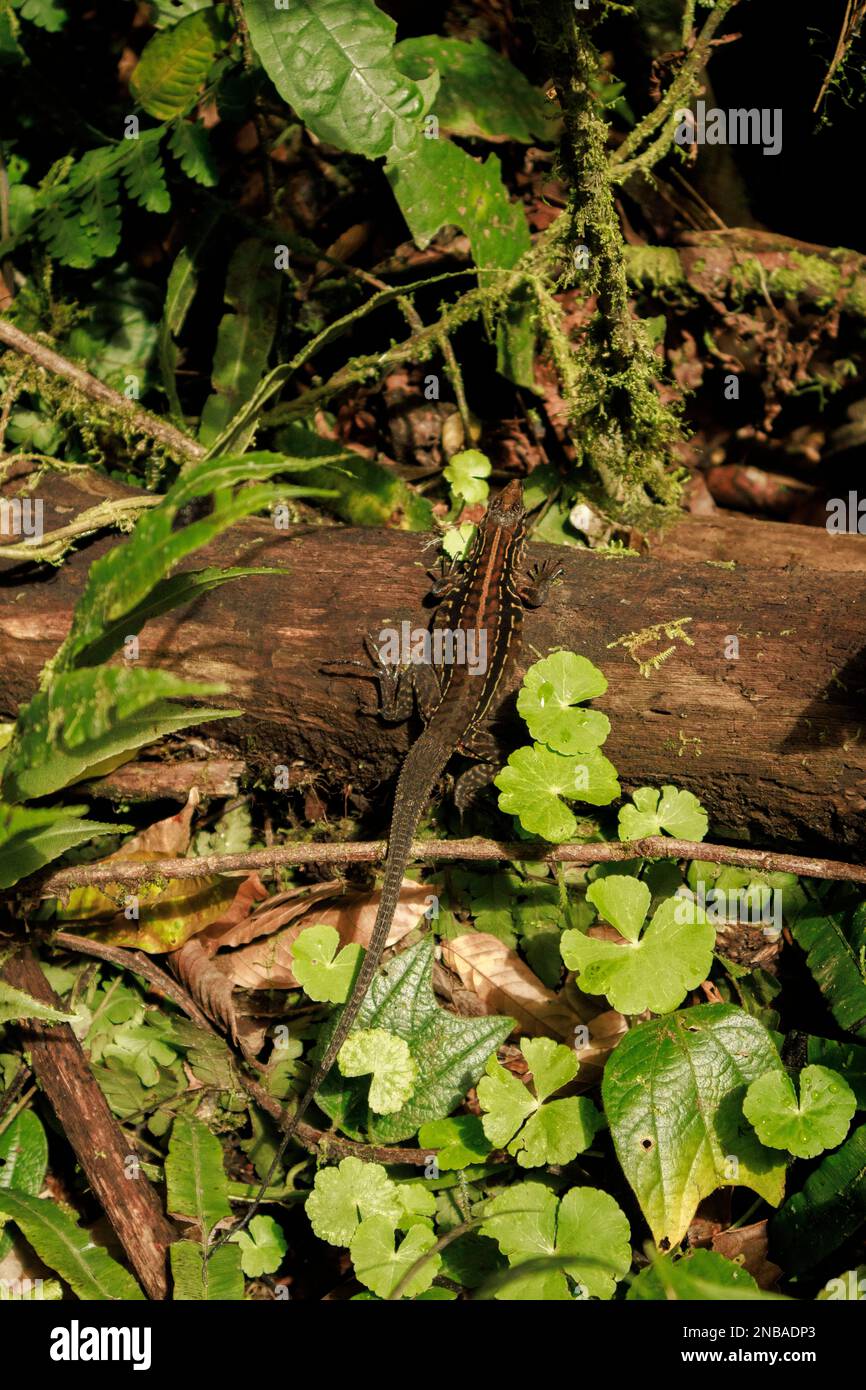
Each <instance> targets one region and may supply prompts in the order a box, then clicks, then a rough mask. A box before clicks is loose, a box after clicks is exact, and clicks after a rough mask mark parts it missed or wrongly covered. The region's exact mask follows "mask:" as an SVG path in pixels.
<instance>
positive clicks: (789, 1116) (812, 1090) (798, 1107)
mask: <svg viewBox="0 0 866 1390" xmlns="http://www.w3.org/2000/svg"><path fill="white" fill-rule="evenodd" d="M856 1109H857V1100H856V1097H855V1095H854V1092H853V1091H852V1090H851V1087H850V1086H849V1085H848V1083H847V1081H845V1080H843V1078H842V1077H841V1076H840V1075H839V1073H838V1072H835V1071H831V1070H830V1068H829V1067H817V1066H811V1067H804V1068H803V1070H802V1072H801V1073H800V1101H799V1104H798V1102H797V1093H796V1091H795V1090H794V1083H793V1082H792V1080H791V1078H790V1077H789V1076H787V1075H785V1074H784V1073H779V1072H769V1073H768V1074H767V1075H766V1076H759V1077H757V1078H756V1079H755V1080H754V1081H753V1082H752V1084H751V1086H750V1087H749V1089H748V1091H747V1092H746V1098H745V1100H744V1102H743V1114H744V1115H745V1117H746V1119H747V1120H749V1121H750V1122H751V1123H752V1124H753V1125H754V1126H755V1132H756V1134H757V1136H758V1138H759V1139H760V1141H761V1143H762V1144H767V1145H768V1146H769V1148H771V1149H787V1150H788V1151H789V1153H792V1154H793V1155H794V1156H795V1158H816V1157H817V1155H818V1154H819V1153H823V1152H824V1150H825V1149H835V1148H836V1145H837V1144H841V1143H842V1140H843V1139H844V1138H845V1135H846V1134H847V1133H848V1128H849V1126H850V1124H851V1120H852V1118H853V1116H854V1112H855V1110H856Z"/></svg>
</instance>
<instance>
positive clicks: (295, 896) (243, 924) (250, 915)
mask: <svg viewBox="0 0 866 1390" xmlns="http://www.w3.org/2000/svg"><path fill="white" fill-rule="evenodd" d="M251 880H255V882H256V883H257V884H258V885H259V887H260V888H261V889H262V891H261V893H257V894H256V895H255V896H256V899H257V900H259V901H262V900H263V899H266V898H267V897H268V895H267V892H266V890H265V888H264V886H263V885H262V884H261V882H260V881H259V878H258V875H257V874H253V875H251V877H250V880H247V882H250V881H251ZM342 886H343V885H342V883H341V882H340V880H339V879H338V878H335V879H331V880H330V881H329V882H328V883H321V884H316V886H315V887H309V886H306V885H304V886H303V887H301V888H291V889H289V891H288V892H286V893H276V894H275V895H274V896H273V897H272V898H269V899H268V901H267V905H266V906H264V905H263V906H262V907H261V908H260V910H259V911H258V912H254V911H252V910H251V909H252V906H253V904H252V902H251V901H249V900H247V904H246V911H245V912H244V913H243V915H241V916H235V914H234V906H235V904H233V905H232V911H231V912H230V913H227V914H226V915H225V916H224V917H221V918H220V919H219V921H218V922H212V923H211V924H210V926H209V927H206V928H205V930H204V931H202V932H199V934H198V940H199V941H200V942H201V945H202V946H203V947H204V949H205V950H206V951H207V952H208V953H209V954H210V955H215V954H216V952H217V951H221V950H223V949H224V948H225V947H227V946H233V947H236V946H247V945H248V944H249V943H250V942H251V941H258V940H259V938H260V937H263V936H271V935H272V934H273V933H274V932H275V931H279V929H280V927H284V926H285V925H286V923H287V922H291V921H292V920H293V919H294V918H295V917H300V916H302V915H303V914H304V913H306V912H308V911H309V908H310V906H311V904H313V903H317V902H321V901H323V900H324V899H327V898H332V897H333V896H334V894H335V893H339V892H340V890H341V889H342ZM238 898H240V893H239V894H238ZM235 903H237V899H236V900H235Z"/></svg>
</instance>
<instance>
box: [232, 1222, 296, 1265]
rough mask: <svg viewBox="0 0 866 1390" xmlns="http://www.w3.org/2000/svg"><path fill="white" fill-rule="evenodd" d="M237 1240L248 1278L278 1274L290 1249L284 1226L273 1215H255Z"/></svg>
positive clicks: (240, 1232)
mask: <svg viewBox="0 0 866 1390" xmlns="http://www.w3.org/2000/svg"><path fill="white" fill-rule="evenodd" d="M232 1240H236V1241H237V1243H238V1246H239V1247H240V1252H241V1268H242V1269H243V1272H244V1274H245V1275H246V1276H247V1278H248V1279H260V1278H261V1276H262V1275H263V1274H276V1272H277V1270H278V1269H279V1267H280V1265H281V1264H282V1262H283V1256H284V1255H285V1253H286V1251H287V1249H288V1243H287V1241H286V1237H285V1236H284V1235H283V1232H282V1228H281V1227H280V1226H278V1225H277V1223H276V1221H275V1220H274V1218H273V1217H272V1216H254V1217H253V1219H252V1221H251V1222H250V1224H249V1226H248V1227H247V1229H246V1230H245V1231H238V1234H237V1235H236V1236H233V1237H232Z"/></svg>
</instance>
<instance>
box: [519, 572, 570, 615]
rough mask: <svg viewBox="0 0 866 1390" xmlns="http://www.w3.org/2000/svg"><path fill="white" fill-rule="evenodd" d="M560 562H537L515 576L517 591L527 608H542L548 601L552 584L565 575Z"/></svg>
mask: <svg viewBox="0 0 866 1390" xmlns="http://www.w3.org/2000/svg"><path fill="white" fill-rule="evenodd" d="M563 572H564V571H563V568H562V565H561V564H560V563H559V561H558V560H542V561H541V562H539V561H537V560H535V561H533V563H532V564H531V565H529V566H528V567H527V568H526V569H525V570H521V571H520V573H519V574H517V575H516V576H515V585H514V587H515V590H516V593H517V596H518V598H519V599H520V601H521V603H522V604H523V605H524V606H525V607H526V608H540V607H541V605H542V604H543V603H544V602H545V600H546V599H547V596H548V594H549V592H550V586H551V584H554V583H555V582H556V580H557V579H561V578H562V575H563Z"/></svg>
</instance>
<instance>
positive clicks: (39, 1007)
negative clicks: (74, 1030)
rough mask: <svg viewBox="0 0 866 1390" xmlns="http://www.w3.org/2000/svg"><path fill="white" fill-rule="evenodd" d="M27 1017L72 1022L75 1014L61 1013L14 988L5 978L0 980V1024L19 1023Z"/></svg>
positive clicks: (55, 1021)
mask: <svg viewBox="0 0 866 1390" xmlns="http://www.w3.org/2000/svg"><path fill="white" fill-rule="evenodd" d="M28 1018H38V1019H39V1020H40V1021H41V1022H42V1023H72V1022H73V1021H74V1019H75V1014H67V1013H63V1012H62V1010H60V1009H55V1008H52V1006H51V1005H50V1004H42V1003H41V1002H40V1001H39V1000H38V999H34V998H33V997H32V996H31V995H29V994H27V993H26V992H25V991H24V990H23V989H16V988H15V986H14V985H10V984H9V983H8V982H7V981H6V980H0V1024H3V1023H21V1022H24V1021H25V1020H26V1019H28Z"/></svg>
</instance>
